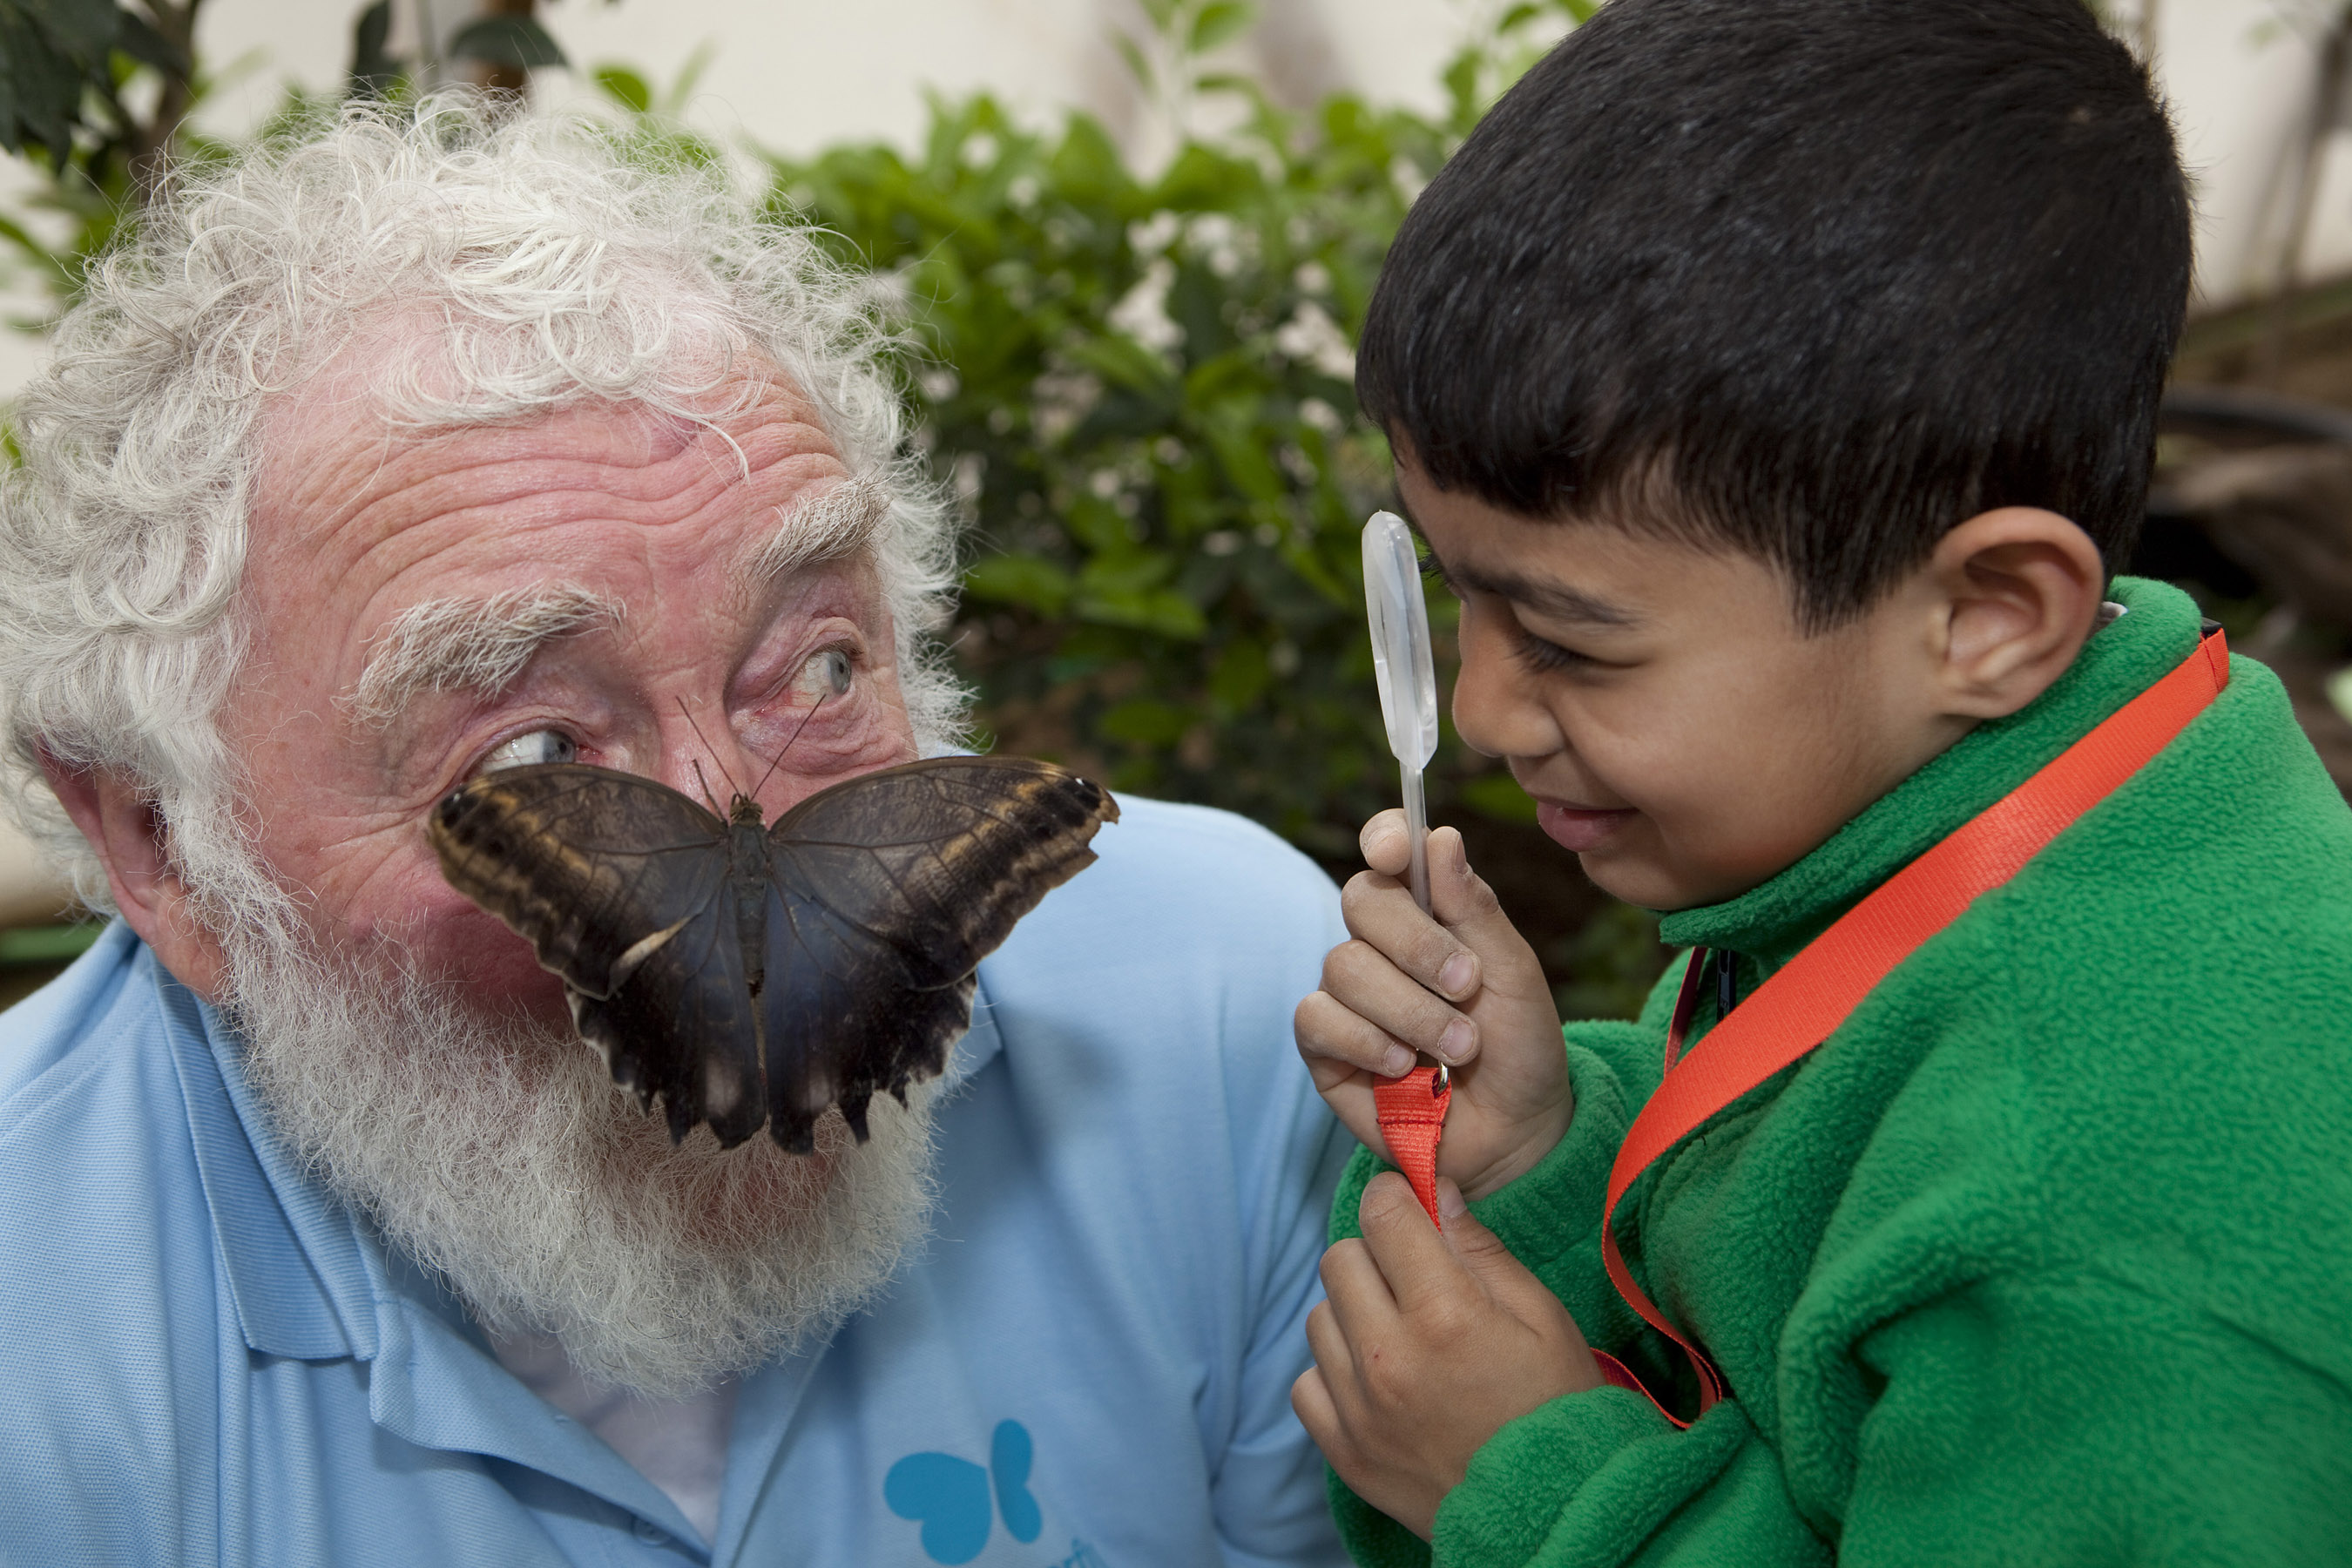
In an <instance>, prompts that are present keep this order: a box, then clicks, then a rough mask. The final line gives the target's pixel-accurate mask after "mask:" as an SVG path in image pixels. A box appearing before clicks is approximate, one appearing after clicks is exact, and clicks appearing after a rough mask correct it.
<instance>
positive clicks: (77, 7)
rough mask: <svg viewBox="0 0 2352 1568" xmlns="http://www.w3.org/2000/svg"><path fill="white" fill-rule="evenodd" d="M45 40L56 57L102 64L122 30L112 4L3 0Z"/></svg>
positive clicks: (81, 0)
mask: <svg viewBox="0 0 2352 1568" xmlns="http://www.w3.org/2000/svg"><path fill="white" fill-rule="evenodd" d="M5 6H6V8H7V9H10V10H14V11H16V12H18V13H19V14H21V15H22V16H24V17H25V19H26V21H27V22H29V23H31V24H32V26H35V27H37V28H38V29H39V30H40V31H41V32H42V33H44V34H46V35H47V37H48V39H49V41H50V43H51V44H53V45H54V46H55V47H57V48H58V51H59V52H60V53H63V54H65V55H68V56H69V57H71V58H74V59H76V60H79V61H84V62H93V61H98V60H102V59H104V58H106V52H107V50H109V49H110V48H112V47H114V40H115V37H116V35H117V33H118V31H119V30H120V29H121V26H122V15H123V14H122V13H121V11H119V10H117V9H116V8H115V5H114V0H5Z"/></svg>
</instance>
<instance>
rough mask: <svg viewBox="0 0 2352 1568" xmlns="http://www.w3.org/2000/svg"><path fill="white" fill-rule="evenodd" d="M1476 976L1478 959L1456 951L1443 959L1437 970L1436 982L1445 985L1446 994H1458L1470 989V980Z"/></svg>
mask: <svg viewBox="0 0 2352 1568" xmlns="http://www.w3.org/2000/svg"><path fill="white" fill-rule="evenodd" d="M1477 977H1478V961H1477V960H1476V959H1475V958H1473V957H1471V956H1470V955H1469V954H1468V953H1466V952H1457V953H1455V954H1454V956H1453V957H1451V958H1449V959H1447V960H1446V961H1445V967H1444V968H1443V969H1441V970H1439V971H1438V972H1437V983H1438V984H1440V985H1443V986H1444V987H1445V994H1447V995H1448V996H1459V995H1461V994H1462V993H1464V992H1465V991H1467V990H1469V989H1470V982H1472V981H1473V980H1475V979H1476V978H1477Z"/></svg>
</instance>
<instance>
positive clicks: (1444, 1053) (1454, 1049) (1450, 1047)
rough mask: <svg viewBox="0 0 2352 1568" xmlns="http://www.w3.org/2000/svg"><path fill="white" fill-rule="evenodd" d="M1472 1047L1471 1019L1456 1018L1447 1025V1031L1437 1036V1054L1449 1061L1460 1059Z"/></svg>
mask: <svg viewBox="0 0 2352 1568" xmlns="http://www.w3.org/2000/svg"><path fill="white" fill-rule="evenodd" d="M1469 1048H1470V1020H1469V1019H1467V1018H1456V1019H1454V1022H1452V1023H1450V1024H1448V1025H1446V1026H1445V1033H1444V1034H1442V1035H1440V1036H1438V1037H1437V1054H1438V1055H1439V1056H1441V1057H1443V1058H1445V1059H1446V1060H1447V1061H1449V1062H1453V1061H1459V1060H1460V1059H1461V1058H1462V1054H1463V1053H1464V1052H1465V1051H1467V1050H1468V1049H1469Z"/></svg>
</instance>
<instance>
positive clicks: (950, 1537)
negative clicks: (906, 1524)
mask: <svg viewBox="0 0 2352 1568" xmlns="http://www.w3.org/2000/svg"><path fill="white" fill-rule="evenodd" d="M1035 1458H1036V1448H1035V1445H1034V1444H1033V1443H1032V1442H1031V1441H1030V1438H1029V1428H1027V1427H1026V1426H1023V1425H1021V1423H1020V1422H1018V1421H1000V1422H998V1423H997V1424H996V1430H995V1431H994V1432H992V1433H991V1434H990V1436H989V1440H988V1464H987V1466H986V1467H985V1468H982V1466H979V1465H975V1464H973V1463H972V1462H971V1460H970V1459H960V1458H956V1456H954V1455H953V1454H941V1453H936V1452H926V1453H920V1454H909V1455H908V1456H907V1457H906V1458H903V1459H901V1460H899V1461H898V1463H897V1464H895V1465H893V1466H891V1467H890V1472H889V1474H887V1475H886V1476H884V1477H883V1478H882V1500H883V1501H884V1502H886V1503H887V1504H889V1506H890V1511H891V1512H892V1513H895V1514H897V1515H898V1517H899V1518H900V1519H915V1520H920V1521H922V1524H923V1530H922V1542H923V1555H925V1556H926V1557H929V1559H930V1560H931V1561H932V1562H934V1563H969V1562H971V1560H972V1559H973V1558H975V1557H977V1556H979V1555H980V1554H981V1552H982V1549H983V1548H984V1547H986V1546H987V1545H988V1532H989V1526H990V1523H991V1516H990V1512H989V1507H988V1497H989V1491H990V1488H991V1483H992V1482H993V1484H994V1489H995V1493H996V1510H997V1511H998V1512H1000V1513H1002V1514H1003V1516H1004V1528H1005V1531H1006V1532H1007V1533H1009V1534H1010V1535H1011V1536H1012V1537H1013V1540H1015V1541H1019V1542H1031V1541H1034V1540H1036V1539H1037V1537H1038V1536H1039V1535H1040V1534H1041V1533H1043V1532H1044V1531H1045V1510H1043V1509H1040V1508H1039V1507H1038V1506H1037V1499H1036V1496H1035V1494H1034V1493H1033V1492H1031V1491H1030V1489H1029V1468H1030V1466H1031V1465H1032V1464H1033V1463H1034V1461H1035Z"/></svg>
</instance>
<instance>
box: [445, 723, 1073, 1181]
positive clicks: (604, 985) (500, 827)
mask: <svg viewBox="0 0 2352 1568" xmlns="http://www.w3.org/2000/svg"><path fill="white" fill-rule="evenodd" d="M714 804H715V803H714ZM1116 821H1118V802H1116V801H1115V800H1113V799H1112V798H1111V796H1110V795H1109V793H1108V791H1106V790H1105V789H1103V788H1102V786H1101V785H1099V784H1094V783H1091V782H1089V781H1087V780H1086V779H1083V778H1079V777H1078V776H1076V774H1074V773H1066V772H1064V771H1063V770H1062V769H1060V768H1057V767H1055V766H1053V765H1052V764H1051V763H1039V762H1032V761H1029V760H1027V759H1025V758H1020V757H934V758H930V759H929V760H926V761H923V762H919V763H908V764H906V765H905V766H903V767H895V768H886V769H883V770H881V771H879V772H877V773H865V774H862V775H860V776H858V777H856V778H852V779H848V780H845V782H843V783H841V784H835V785H833V786H831V787H830V788H828V789H824V790H821V791H819V792H818V793H817V794H815V795H811V796H809V797H808V798H807V799H806V800H804V801H802V802H801V803H800V804H799V805H795V806H793V808H792V809H791V810H789V811H787V812H785V813H784V814H783V815H782V816H780V817H778V818H777V819H776V822H775V825H774V826H762V823H761V812H760V807H759V805H758V803H757V802H755V801H754V800H752V799H751V797H750V796H749V795H742V794H740V793H739V794H737V795H735V796H734V799H733V802H732V805H730V808H729V811H728V814H727V817H726V819H725V820H723V821H722V820H721V819H720V818H719V816H717V815H716V814H715V813H713V812H711V811H709V810H706V809H704V808H703V807H702V806H701V805H698V804H697V803H696V802H695V801H693V800H692V799H690V798H688V796H686V795H681V794H679V793H678V792H677V790H674V789H671V788H669V787H668V786H667V785H666V784H657V783H656V782H655V781H653V780H651V779H647V778H640V777H638V776H637V775H635V774H634V773H615V772H614V771H612V770H610V769H608V768H598V767H591V766H589V765H587V764H585V763H532V764H529V765H525V766H520V767H507V768H500V769H498V770H496V771H494V772H490V773H483V774H480V775H479V776H478V777H475V778H473V779H470V780H468V781H467V782H466V783H465V784H460V785H459V786H458V787H457V788H456V789H455V790H452V791H451V792H450V793H449V794H448V795H445V796H443V797H442V799H441V801H440V802H439V803H438V804H437V805H435V806H434V807H433V809H432V811H431V812H430V814H429V816H428V819H427V822H426V837H428V838H429V839H430V840H431V842H432V845H433V849H434V852H435V854H436V856H437V857H438V858H439V859H440V862H441V870H442V874H443V875H444V876H445V877H446V878H447V879H448V880H449V884H450V886H452V887H453V888H456V889H457V890H458V891H459V892H461V893H463V894H465V895H466V896H467V898H469V899H471V900H473V901H474V902H475V903H477V904H479V905H480V906H481V907H482V908H483V909H485V910H488V911H489V912H490V913H491V914H493V915H496V916H497V917H498V918H499V920H501V921H505V922H506V924H507V925H508V926H509V927H510V928H512V929H513V930H514V931H516V932H517V933H518V934H519V935H520V936H522V937H523V938H524V939H525V940H526V941H528V942H530V944H531V946H532V947H533V948H534V949H535V950H536V951H537V952H538V954H539V962H540V963H541V965H542V966H543V967H545V968H547V969H549V970H551V971H552V972H553V973H555V974H557V975H559V976H561V977H562V981H563V984H564V990H565V994H567V995H568V996H569V998H570V1000H571V1004H572V1021H573V1023H574V1025H575V1026H577V1027H578V1029H579V1031H580V1033H581V1035H582V1037H584V1038H586V1039H588V1040H590V1041H592V1042H593V1043H594V1044H596V1045H598V1046H600V1047H603V1048H604V1058H605V1062H606V1064H607V1065H608V1066H609V1067H610V1068H611V1069H612V1073H613V1078H614V1081H615V1082H617V1083H619V1084H620V1085H621V1086H622V1087H623V1088H625V1089H633V1090H635V1093H636V1096H637V1099H638V1102H639V1103H640V1104H642V1105H644V1106H646V1108H648V1109H650V1108H651V1106H652V1104H653V1101H654V1100H655V1099H656V1098H658V1099H659V1100H661V1102H662V1109H663V1111H664V1114H665V1115H666V1116H667V1120H668V1122H669V1131H670V1135H671V1137H673V1138H678V1139H682V1138H684V1137H685V1136H686V1135H687V1133H688V1132H689V1131H692V1130H693V1128H694V1126H695V1124H696V1123H697V1122H707V1123H708V1124H709V1127H710V1130H711V1131H712V1132H713V1133H714V1134H716V1135H717V1137H718V1139H719V1142H720V1144H722V1145H723V1146H725V1147H728V1148H732V1147H734V1146H735V1145H736V1144H738V1143H740V1142H743V1141H744V1140H745V1139H747V1138H749V1137H751V1135H752V1134H753V1133H754V1132H757V1131H759V1130H760V1128H761V1125H762V1124H765V1125H766V1126H767V1128H768V1130H769V1131H770V1133H771V1135H772V1136H773V1137H774V1139H775V1140H776V1142H779V1143H781V1144H782V1145H783V1146H784V1147H785V1148H786V1149H789V1150H792V1151H793V1152H796V1153H803V1154H805V1153H810V1152H814V1149H815V1146H816V1142H815V1128H816V1121H817V1119H818V1118H819V1117H820V1116H822V1115H823V1114H824V1110H825V1109H826V1108H827V1107H828V1106H838V1107H840V1110H841V1114H842V1117H843V1119H844V1120H845V1121H847V1122H848V1124H849V1129H850V1131H852V1132H853V1133H855V1134H856V1138H857V1141H858V1142H861V1143H862V1142H865V1141H866V1107H867V1104H868V1102H869V1101H870V1100H872V1098H873V1097H874V1095H875V1094H877V1092H884V1091H887V1092H888V1093H889V1094H891V1095H894V1096H896V1097H897V1098H898V1100H899V1102H900V1103H901V1104H904V1103H905V1102H906V1090H907V1086H908V1084H910V1083H913V1082H917V1081H919V1080H920V1079H928V1078H931V1077H935V1076H936V1075H937V1074H938V1073H939V1072H940V1070H941V1069H942V1068H945V1067H946V1065H947V1054H948V1049H949V1047H950V1046H952V1045H953V1044H954V1043H955V1040H956V1039H957V1037H959V1036H961V1034H962V1033H963V1032H964V1030H965V1029H966V1028H968V1027H969V1026H971V998H972V985H973V979H972V971H973V969H974V967H975V966H976V965H978V963H980V961H981V960H982V958H984V957H986V956H987V955H988V954H989V953H990V952H992V951H993V950H994V949H995V948H996V946H997V944H998V943H1000V942H1003V940H1004V939H1005V937H1006V936H1007V935H1009V934H1010V933H1011V931H1012V930H1013V922H1014V921H1018V920H1019V919H1020V918H1021V917H1022V916H1023V915H1025V914H1027V913H1028V912H1029V911H1030V910H1032V909H1034V908H1035V907H1036V905H1037V901H1038V900H1040V899H1043V898H1044V897H1045V894H1046V893H1047V892H1049V891H1051V890H1052V889H1055V888H1056V887H1059V886H1060V885H1061V884H1062V883H1064V882H1066V881H1067V880H1069V879H1070V878H1072V877H1074V876H1076V874H1077V873H1078V872H1079V871H1081V870H1083V869H1085V868H1087V866H1089V865H1091V864H1093V863H1094V859H1095V853H1094V851H1093V850H1092V849H1091V848H1089V847H1088V845H1089V844H1090V843H1091V842H1092V840H1093V838H1094V836H1095V834H1096V832H1097V830H1099V829H1100V827H1101V826H1102V825H1103V824H1104V823H1106V822H1116Z"/></svg>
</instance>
